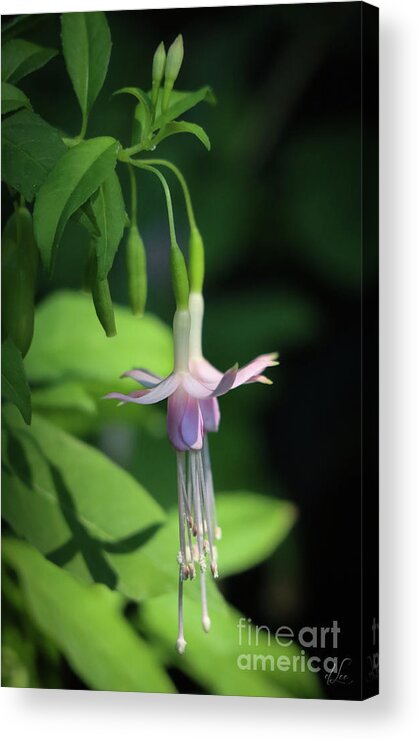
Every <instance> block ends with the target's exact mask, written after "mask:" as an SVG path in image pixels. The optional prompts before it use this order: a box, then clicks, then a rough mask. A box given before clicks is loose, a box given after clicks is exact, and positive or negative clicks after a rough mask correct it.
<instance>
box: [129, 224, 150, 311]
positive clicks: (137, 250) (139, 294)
mask: <svg viewBox="0 0 418 740" xmlns="http://www.w3.org/2000/svg"><path fill="white" fill-rule="evenodd" d="M126 266H127V269H128V292H129V301H130V304H131V310H132V313H133V314H134V316H143V315H144V311H145V305H146V302H147V258H146V253H145V247H144V242H143V241H142V237H141V235H140V233H139V231H138V229H137V226H136V225H135V224H134V225H133V226H131V228H130V231H129V235H128V242H127V248H126Z"/></svg>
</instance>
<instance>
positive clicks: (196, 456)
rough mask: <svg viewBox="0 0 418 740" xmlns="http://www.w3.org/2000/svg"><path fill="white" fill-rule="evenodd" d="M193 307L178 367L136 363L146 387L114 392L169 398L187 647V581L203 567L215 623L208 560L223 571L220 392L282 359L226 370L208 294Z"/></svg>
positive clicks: (206, 624)
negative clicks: (208, 321)
mask: <svg viewBox="0 0 418 740" xmlns="http://www.w3.org/2000/svg"><path fill="white" fill-rule="evenodd" d="M189 308H190V311H185V310H177V311H176V314H175V316H174V322H173V335H174V370H173V372H172V373H171V374H170V375H169V376H168V377H167V378H164V379H162V378H161V377H159V376H158V375H155V374H154V373H152V372H150V371H148V370H143V369H135V370H129V371H127V372H125V373H124V377H130V378H133V379H134V380H136V381H138V382H139V383H141V385H142V386H144V389H142V390H138V391H132V392H131V393H128V394H123V393H109V394H108V395H107V396H105V398H115V399H117V400H119V401H121V402H122V403H136V404H140V405H148V404H153V403H158V402H159V401H163V400H164V399H168V410H167V431H168V437H169V439H170V441H171V443H172V445H173V447H174V448H175V450H176V455H177V488H178V506H179V534H180V551H179V553H178V556H177V561H178V564H179V601H178V610H179V633H178V639H177V643H176V646H177V650H178V651H179V652H180V653H183V652H184V650H185V648H186V641H185V639H184V630H183V582H184V581H185V580H187V579H188V578H190V579H192V578H194V577H195V575H196V567H195V563H196V562H197V563H198V565H199V570H200V585H201V601H202V624H203V629H204V630H205V632H208V631H209V629H210V618H209V614H208V608H207V598H206V581H205V571H206V561H207V557H208V559H209V562H210V569H211V571H212V575H213V576H214V577H215V578H216V577H217V576H218V566H217V549H216V546H215V540H219V539H220V538H221V530H220V527H219V526H218V523H217V517H216V506H215V497H214V489H213V479H212V470H211V464H210V456H209V445H208V440H207V432H215V431H217V430H218V428H219V422H220V411H219V404H218V400H217V399H218V397H219V396H221V395H223V394H225V393H227V392H228V391H229V390H231V389H232V388H237V387H238V386H239V385H242V384H244V383H254V382H264V383H270V382H271V381H269V380H268V378H265V377H264V375H263V374H262V373H263V372H264V370H265V369H266V367H271V366H273V365H277V362H276V361H275V357H276V355H275V354H268V355H260V357H257V358H256V359H255V360H253V361H252V362H250V363H249V364H248V365H245V366H244V367H242V368H240V369H238V366H237V365H235V366H234V367H233V368H231V369H230V370H228V371H227V372H226V373H221V372H220V371H219V370H217V369H216V368H215V367H213V366H212V365H211V364H210V363H209V362H208V361H207V360H205V359H204V357H203V355H202V351H201V330H202V320H203V298H202V296H201V295H200V294H197V293H192V294H191V295H190V301H189Z"/></svg>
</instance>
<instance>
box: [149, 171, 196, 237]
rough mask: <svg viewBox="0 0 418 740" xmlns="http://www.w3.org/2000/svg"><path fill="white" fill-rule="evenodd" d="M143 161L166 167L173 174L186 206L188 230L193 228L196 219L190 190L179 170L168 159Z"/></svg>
mask: <svg viewBox="0 0 418 740" xmlns="http://www.w3.org/2000/svg"><path fill="white" fill-rule="evenodd" d="M143 161H144V162H145V163H146V164H151V165H153V164H155V165H160V166H161V167H167V169H169V170H171V171H172V172H174V174H175V176H176V177H177V179H178V181H179V183H180V185H181V188H182V190H183V195H184V201H185V204H186V211H187V218H188V219H189V224H190V228H191V229H192V228H193V227H195V226H196V219H195V216H194V210H193V205H192V199H191V196H190V190H189V188H188V185H187V182H186V180H185V177H184V175H183V173H182V172H181V170H179V168H178V167H177V166H176V165H175V164H173V163H172V162H170V161H169V160H168V159H144V160H143Z"/></svg>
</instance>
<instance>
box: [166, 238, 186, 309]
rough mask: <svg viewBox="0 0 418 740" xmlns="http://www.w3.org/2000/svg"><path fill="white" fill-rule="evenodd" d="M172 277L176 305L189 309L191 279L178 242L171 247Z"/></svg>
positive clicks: (179, 307)
mask: <svg viewBox="0 0 418 740" xmlns="http://www.w3.org/2000/svg"><path fill="white" fill-rule="evenodd" d="M170 265H171V279H172V282H173V291H174V296H175V299H176V306H177V308H178V309H180V310H184V309H187V307H188V304H189V280H188V277H187V269H186V263H185V261H184V257H183V252H182V251H181V249H180V247H179V246H178V244H175V243H173V244H172V245H171V247H170Z"/></svg>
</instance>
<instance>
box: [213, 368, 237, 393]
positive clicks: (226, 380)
mask: <svg viewBox="0 0 418 740" xmlns="http://www.w3.org/2000/svg"><path fill="white" fill-rule="evenodd" d="M237 372H238V365H234V366H233V367H231V368H230V369H229V370H227V371H226V373H225V374H224V375H223V376H222V380H221V381H220V383H218V385H217V386H216V388H215V390H214V391H213V393H212V395H213V396H223V395H224V393H228V391H230V390H231V388H233V387H235V380H236V377H237Z"/></svg>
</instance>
